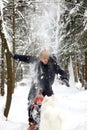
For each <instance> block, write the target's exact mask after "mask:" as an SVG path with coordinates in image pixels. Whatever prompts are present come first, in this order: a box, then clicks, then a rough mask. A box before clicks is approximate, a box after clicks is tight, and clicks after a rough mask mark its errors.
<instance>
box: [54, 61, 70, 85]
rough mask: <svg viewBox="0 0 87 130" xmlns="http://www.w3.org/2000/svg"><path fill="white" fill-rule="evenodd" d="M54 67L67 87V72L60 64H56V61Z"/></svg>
mask: <svg viewBox="0 0 87 130" xmlns="http://www.w3.org/2000/svg"><path fill="white" fill-rule="evenodd" d="M54 69H55V73H56V74H60V79H61V80H62V81H63V82H64V83H65V85H66V86H67V87H69V86H70V85H69V81H68V77H67V73H66V72H65V71H64V70H63V69H61V68H60V66H59V65H58V64H57V62H56V61H55V62H54Z"/></svg>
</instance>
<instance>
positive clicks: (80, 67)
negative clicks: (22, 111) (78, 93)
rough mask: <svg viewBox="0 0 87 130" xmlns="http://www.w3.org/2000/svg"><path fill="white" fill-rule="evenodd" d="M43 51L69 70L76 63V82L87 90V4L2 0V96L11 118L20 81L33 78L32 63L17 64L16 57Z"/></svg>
mask: <svg viewBox="0 0 87 130" xmlns="http://www.w3.org/2000/svg"><path fill="white" fill-rule="evenodd" d="M42 48H46V49H48V50H49V51H50V52H51V53H53V54H56V56H57V60H58V64H59V65H60V66H61V67H62V68H64V69H65V70H66V72H67V73H68V77H69V78H70V75H69V72H68V66H69V63H70V60H71V61H72V64H73V73H74V81H75V82H78V81H80V82H81V84H82V87H84V88H85V89H87V1H86V0H38V1H36V0H33V1H31V0H0V94H1V96H4V93H5V89H4V88H5V84H6V85H7V100H6V106H5V109H4V115H5V116H6V117H7V116H8V113H9V109H10V105H11V100H12V93H14V88H15V87H16V82H18V81H20V80H21V79H23V78H24V77H27V76H28V75H29V69H30V66H29V65H28V64H24V63H20V62H17V63H16V62H15V61H13V60H12V59H11V57H10V53H9V50H10V51H11V52H12V53H13V54H14V53H18V54H26V55H38V54H39V52H40V51H41V49H42Z"/></svg>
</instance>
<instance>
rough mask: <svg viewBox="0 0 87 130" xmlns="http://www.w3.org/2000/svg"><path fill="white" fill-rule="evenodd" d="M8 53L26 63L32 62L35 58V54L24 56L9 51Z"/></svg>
mask: <svg viewBox="0 0 87 130" xmlns="http://www.w3.org/2000/svg"><path fill="white" fill-rule="evenodd" d="M10 55H11V57H12V58H13V59H14V60H17V61H23V62H26V63H34V62H35V61H36V60H37V57H36V56H26V55H18V54H12V53H10Z"/></svg>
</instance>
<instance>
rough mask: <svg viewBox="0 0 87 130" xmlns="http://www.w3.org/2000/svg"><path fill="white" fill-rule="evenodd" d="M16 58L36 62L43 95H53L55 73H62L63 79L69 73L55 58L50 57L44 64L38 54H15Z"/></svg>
mask: <svg viewBox="0 0 87 130" xmlns="http://www.w3.org/2000/svg"><path fill="white" fill-rule="evenodd" d="M13 58H14V59H15V60H18V61H23V62H26V63H34V62H35V72H37V75H36V76H37V82H38V84H39V86H41V88H42V91H43V95H44V96H45V95H48V96H50V95H52V94H53V91H52V87H51V86H52V84H53V82H54V78H55V74H60V75H61V77H62V79H67V74H66V72H65V71H64V70H62V69H61V68H60V66H59V65H58V64H57V62H56V60H55V58H53V57H50V58H49V61H48V63H47V64H43V63H42V62H41V61H40V60H39V58H38V57H36V56H26V55H17V54H15V55H14V56H13Z"/></svg>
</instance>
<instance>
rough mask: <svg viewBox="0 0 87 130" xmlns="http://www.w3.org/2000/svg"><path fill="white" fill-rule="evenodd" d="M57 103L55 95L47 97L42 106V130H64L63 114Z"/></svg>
mask: <svg viewBox="0 0 87 130" xmlns="http://www.w3.org/2000/svg"><path fill="white" fill-rule="evenodd" d="M56 103H58V102H57V101H56V98H55V97H54V96H51V97H47V96H46V97H45V99H44V101H43V103H42V107H41V121H40V130H62V128H61V126H62V119H61V114H60V110H58V107H56Z"/></svg>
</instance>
